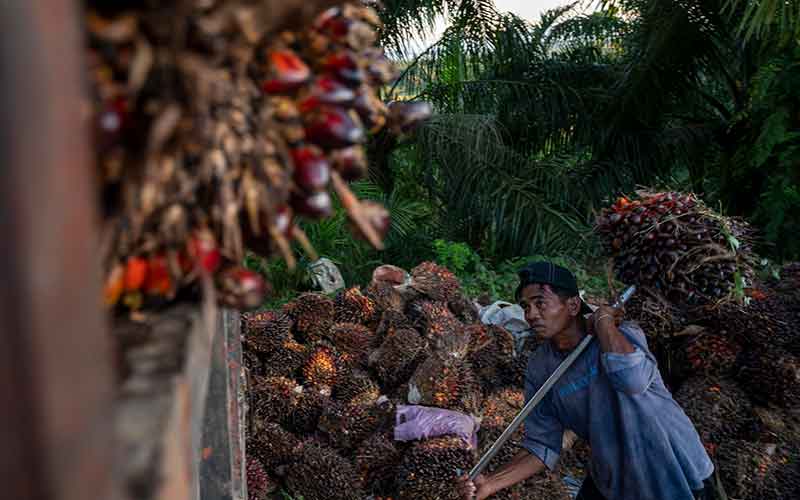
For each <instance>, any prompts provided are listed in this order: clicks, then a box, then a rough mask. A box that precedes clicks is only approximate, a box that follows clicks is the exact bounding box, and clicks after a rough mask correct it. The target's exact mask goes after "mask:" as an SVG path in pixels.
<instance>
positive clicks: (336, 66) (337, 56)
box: [321, 51, 367, 86]
mask: <svg viewBox="0 0 800 500" xmlns="http://www.w3.org/2000/svg"><path fill="white" fill-rule="evenodd" d="M321 66H322V69H323V70H324V71H325V72H327V73H330V74H331V75H333V76H334V77H335V78H336V79H337V80H339V81H341V82H342V83H344V84H345V85H350V86H357V85H360V84H361V83H363V82H364V81H365V80H366V79H367V75H366V73H364V70H362V69H361V66H360V65H359V64H358V61H357V60H356V58H355V56H353V54H352V53H350V52H349V51H342V52H337V53H334V54H330V55H328V56H326V57H325V58H324V59H323V60H322V64H321Z"/></svg>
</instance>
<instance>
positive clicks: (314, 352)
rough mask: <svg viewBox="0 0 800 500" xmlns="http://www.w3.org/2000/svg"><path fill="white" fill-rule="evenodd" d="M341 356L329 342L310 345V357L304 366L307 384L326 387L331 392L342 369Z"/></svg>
mask: <svg viewBox="0 0 800 500" xmlns="http://www.w3.org/2000/svg"><path fill="white" fill-rule="evenodd" d="M342 368H343V367H342V363H341V356H340V355H339V353H338V352H337V351H336V349H335V348H334V347H332V346H331V345H330V344H328V343H327V342H318V343H315V344H313V345H311V346H310V353H309V355H308V359H307V360H306V362H305V364H304V365H303V368H302V373H303V380H304V381H305V383H306V384H308V385H310V386H312V387H316V388H324V389H326V392H327V393H328V394H330V392H331V389H332V388H333V386H334V385H335V384H336V382H337V377H338V375H339V373H340V372H341V371H342Z"/></svg>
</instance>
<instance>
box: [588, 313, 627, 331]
mask: <svg viewBox="0 0 800 500" xmlns="http://www.w3.org/2000/svg"><path fill="white" fill-rule="evenodd" d="M624 314H625V312H624V310H623V309H622V308H619V309H617V308H615V307H611V306H600V307H598V308H597V309H596V310H595V311H594V313H593V314H592V316H591V317H590V318H589V333H591V334H592V335H596V334H598V333H605V332H608V330H609V329H610V328H611V327H614V328H616V327H617V326H619V324H620V323H622V317H623V315H624Z"/></svg>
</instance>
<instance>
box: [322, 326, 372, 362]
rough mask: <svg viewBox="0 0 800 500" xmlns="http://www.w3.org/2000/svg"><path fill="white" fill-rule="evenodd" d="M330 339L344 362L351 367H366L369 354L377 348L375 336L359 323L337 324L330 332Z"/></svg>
mask: <svg viewBox="0 0 800 500" xmlns="http://www.w3.org/2000/svg"><path fill="white" fill-rule="evenodd" d="M328 338H329V339H330V340H331V342H332V343H333V345H334V346H336V349H337V350H338V351H339V353H340V354H341V355H342V360H343V361H344V362H346V363H348V364H351V365H366V363H367V357H368V356H369V352H370V350H371V349H372V348H373V347H375V334H374V333H373V332H372V330H370V329H369V328H367V327H366V326H364V325H360V324H358V323H336V324H335V325H333V326H332V327H331V329H330V331H329V332H328Z"/></svg>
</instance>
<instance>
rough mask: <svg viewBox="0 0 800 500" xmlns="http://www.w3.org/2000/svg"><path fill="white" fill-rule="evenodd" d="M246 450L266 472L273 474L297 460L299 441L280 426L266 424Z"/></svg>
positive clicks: (270, 423) (271, 423)
mask: <svg viewBox="0 0 800 500" xmlns="http://www.w3.org/2000/svg"><path fill="white" fill-rule="evenodd" d="M248 450H249V453H250V454H251V455H253V456H254V457H256V458H258V460H259V461H261V463H262V464H263V465H264V467H266V468H267V470H268V471H270V472H273V471H275V469H277V468H278V467H279V466H281V465H287V464H290V463H292V462H294V461H295V460H296V459H297V457H298V453H299V451H300V440H298V439H297V437H296V436H294V435H293V434H292V433H291V432H289V431H287V430H286V429H284V428H283V427H281V426H280V424H276V423H274V422H267V423H266V424H264V425H263V426H261V429H260V430H259V432H258V433H257V434H255V435H254V436H253V438H252V439H251V440H250V443H248Z"/></svg>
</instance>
